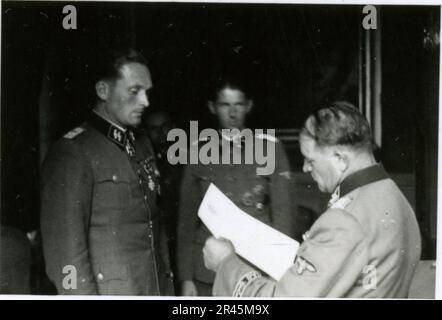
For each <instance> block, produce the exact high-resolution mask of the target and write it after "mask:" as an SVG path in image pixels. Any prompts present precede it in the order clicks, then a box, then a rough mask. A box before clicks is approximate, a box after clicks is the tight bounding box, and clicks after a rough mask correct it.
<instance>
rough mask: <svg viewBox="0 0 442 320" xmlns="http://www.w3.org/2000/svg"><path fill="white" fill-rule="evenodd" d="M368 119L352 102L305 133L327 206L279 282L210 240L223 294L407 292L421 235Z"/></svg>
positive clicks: (210, 258)
mask: <svg viewBox="0 0 442 320" xmlns="http://www.w3.org/2000/svg"><path fill="white" fill-rule="evenodd" d="M371 141H372V139H371V131H370V127H369V124H368V123H367V121H366V120H365V119H364V117H363V116H362V115H361V114H360V113H359V111H358V110H357V109H356V108H355V107H354V106H352V105H350V104H349V103H346V102H338V103H334V104H333V105H331V106H330V107H327V108H323V109H320V110H318V111H317V112H315V113H314V114H312V115H311V116H309V117H308V118H307V120H306V122H305V125H304V128H303V130H302V132H301V134H300V148H301V152H302V154H303V156H304V166H303V170H304V171H305V172H309V173H310V174H311V176H312V178H313V179H314V180H315V182H316V183H317V184H318V187H319V189H320V190H321V191H322V192H328V193H331V194H332V196H331V200H330V202H329V204H328V209H327V210H326V211H325V212H324V213H323V214H322V215H321V216H320V217H319V218H318V220H317V221H316V222H315V223H314V224H313V226H312V227H311V229H310V230H309V231H308V232H307V233H306V234H305V235H304V242H303V243H302V244H301V246H300V247H299V250H298V252H297V257H296V259H295V261H294V264H293V266H292V267H291V268H289V270H287V272H286V273H285V274H284V275H283V277H282V278H281V279H280V280H279V281H275V280H273V279H271V278H269V277H267V276H265V275H263V274H262V272H261V271H258V270H255V269H253V268H252V267H251V266H250V265H248V264H246V263H244V262H243V261H242V260H241V259H240V258H239V257H238V256H237V255H236V254H235V251H234V248H233V245H232V244H231V243H230V242H229V241H227V240H223V239H215V238H213V237H212V238H209V239H208V240H207V242H206V245H205V247H204V250H203V251H204V260H205V264H206V267H207V268H209V269H211V270H213V271H215V272H216V278H215V283H214V288H213V294H214V295H216V296H232V295H233V296H264V297H272V296H275V297H283V296H288V297H334V298H337V297H342V298H406V297H407V296H408V291H409V288H410V284H411V280H412V278H413V275H414V272H415V270H416V267H417V264H418V261H419V258H420V253H421V239H420V234H419V228H418V225H417V221H416V218H415V214H414V212H413V210H412V208H411V207H410V205H409V203H408V201H407V200H406V199H405V197H404V195H403V194H402V193H401V191H400V190H399V188H398V187H397V185H396V184H395V183H394V182H393V181H392V180H391V179H390V178H389V176H388V174H387V173H386V172H385V170H384V169H383V167H382V165H381V164H379V163H377V162H376V160H375V158H374V156H373V151H372V143H371Z"/></svg>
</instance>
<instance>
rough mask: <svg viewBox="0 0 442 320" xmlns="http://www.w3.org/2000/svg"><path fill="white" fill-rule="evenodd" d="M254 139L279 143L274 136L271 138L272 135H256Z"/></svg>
mask: <svg viewBox="0 0 442 320" xmlns="http://www.w3.org/2000/svg"><path fill="white" fill-rule="evenodd" d="M255 137H256V138H258V139H263V140H268V141H271V142H273V143H277V142H279V140H278V139H277V138H276V137H275V136H272V135H269V134H265V133H258V134H256V135H255Z"/></svg>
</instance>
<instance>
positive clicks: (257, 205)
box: [256, 203, 264, 210]
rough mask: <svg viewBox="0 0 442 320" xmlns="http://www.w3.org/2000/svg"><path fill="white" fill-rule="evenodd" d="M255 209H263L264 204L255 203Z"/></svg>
mask: <svg viewBox="0 0 442 320" xmlns="http://www.w3.org/2000/svg"><path fill="white" fill-rule="evenodd" d="M256 209H258V210H262V209H264V205H263V204H262V203H257V204H256Z"/></svg>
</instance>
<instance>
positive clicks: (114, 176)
mask: <svg viewBox="0 0 442 320" xmlns="http://www.w3.org/2000/svg"><path fill="white" fill-rule="evenodd" d="M112 181H113V182H115V183H117V182H118V177H117V175H116V174H114V175H113V176H112Z"/></svg>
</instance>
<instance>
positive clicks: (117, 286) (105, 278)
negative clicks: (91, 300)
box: [95, 263, 131, 295]
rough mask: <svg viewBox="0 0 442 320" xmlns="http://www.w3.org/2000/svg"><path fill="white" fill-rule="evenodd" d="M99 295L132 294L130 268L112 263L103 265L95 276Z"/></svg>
mask: <svg viewBox="0 0 442 320" xmlns="http://www.w3.org/2000/svg"><path fill="white" fill-rule="evenodd" d="M95 279H96V281H97V284H98V288H99V293H100V294H102V295H103V294H104V295H120V294H122V295H126V294H131V292H130V286H129V280H128V279H129V268H128V267H127V266H125V265H115V264H112V263H109V264H106V265H101V266H99V267H98V271H97V272H96V274H95Z"/></svg>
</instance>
